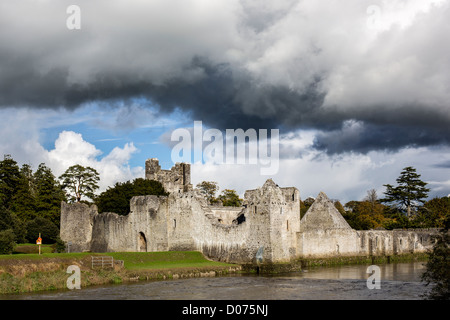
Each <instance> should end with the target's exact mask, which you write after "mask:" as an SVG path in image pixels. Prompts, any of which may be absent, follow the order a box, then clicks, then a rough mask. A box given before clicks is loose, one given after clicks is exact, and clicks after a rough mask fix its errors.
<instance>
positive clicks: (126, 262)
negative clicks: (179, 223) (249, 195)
mask: <svg viewBox="0 0 450 320" xmlns="http://www.w3.org/2000/svg"><path fill="white" fill-rule="evenodd" d="M41 249H42V248H41ZM92 256H112V257H113V258H114V260H115V261H116V262H117V260H121V261H123V267H122V266H121V264H115V265H114V267H113V268H99V267H96V268H92V258H91V257H92ZM70 265H77V266H78V267H80V271H81V287H82V288H83V287H88V286H91V285H102V284H111V283H124V282H129V281H137V280H156V279H178V278H187V277H205V276H216V275H225V274H228V273H233V272H239V271H240V270H241V267H240V266H239V265H235V264H228V263H221V262H215V261H210V260H207V259H206V258H205V257H204V256H203V255H202V254H201V253H200V252H197V251H182V252H181V251H169V252H114V253H101V254H100V253H43V254H41V255H39V254H12V255H0V294H11V293H24V292H34V291H43V290H57V289H66V288H67V284H66V282H67V279H68V277H69V276H70V274H68V273H66V270H67V267H68V266H70ZM67 290H68V289H67ZM0 298H1V296H0Z"/></svg>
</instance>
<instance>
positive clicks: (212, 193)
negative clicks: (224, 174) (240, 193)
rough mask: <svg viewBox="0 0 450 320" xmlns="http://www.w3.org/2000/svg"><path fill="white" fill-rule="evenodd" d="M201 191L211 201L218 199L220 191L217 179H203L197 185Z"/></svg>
mask: <svg viewBox="0 0 450 320" xmlns="http://www.w3.org/2000/svg"><path fill="white" fill-rule="evenodd" d="M196 187H197V188H198V189H199V190H200V192H201V193H202V194H203V195H204V196H205V197H206V199H207V200H208V202H209V203H214V202H215V201H216V200H217V199H216V193H217V191H219V186H218V184H217V182H215V181H202V182H200V183H199V184H197V186H196Z"/></svg>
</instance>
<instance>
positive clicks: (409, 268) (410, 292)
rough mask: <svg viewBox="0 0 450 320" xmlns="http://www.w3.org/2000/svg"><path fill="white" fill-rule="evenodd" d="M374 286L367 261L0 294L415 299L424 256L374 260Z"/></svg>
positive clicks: (27, 296)
mask: <svg viewBox="0 0 450 320" xmlns="http://www.w3.org/2000/svg"><path fill="white" fill-rule="evenodd" d="M379 267H380V271H381V273H380V275H381V277H380V288H379V289H372V290H370V289H369V288H368V286H367V279H368V277H369V276H371V274H369V273H367V268H368V266H367V265H351V266H338V267H317V268H312V269H309V270H304V271H302V272H295V273H285V274H281V275H276V276H267V275H230V276H223V277H210V278H190V279H179V280H164V281H146V282H136V283H131V284H130V283H128V284H119V285H108V286H98V287H88V288H83V287H82V288H81V289H79V290H72V291H71V290H64V291H55V292H45V293H33V294H17V295H8V296H0V299H14V300H16V299H41V300H47V299H49V300H58V299H63V300H72V299H74V300H84V299H89V300H94V299H97V300H98V299H100V300H112V299H114V300H284V299H287V300H312V299H314V300H318V299H320V300H350V299H351V300H420V299H423V298H422V297H421V295H422V294H424V293H425V292H426V291H428V290H429V287H426V286H425V284H424V283H423V282H421V279H420V277H421V275H422V273H423V272H424V271H425V266H424V262H411V263H392V264H383V265H379Z"/></svg>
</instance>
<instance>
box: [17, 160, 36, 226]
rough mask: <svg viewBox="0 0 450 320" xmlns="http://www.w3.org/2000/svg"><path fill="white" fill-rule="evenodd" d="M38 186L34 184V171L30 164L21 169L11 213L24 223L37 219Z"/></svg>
mask: <svg viewBox="0 0 450 320" xmlns="http://www.w3.org/2000/svg"><path fill="white" fill-rule="evenodd" d="M36 205H37V203H36V186H35V184H34V176H33V170H32V169H31V166H30V165H28V164H24V165H22V167H21V168H20V178H19V183H18V186H17V190H16V193H15V194H14V195H13V198H12V201H11V211H12V212H14V213H15V214H16V215H17V217H18V218H19V219H20V220H22V221H28V220H31V219H34V218H35V217H36V209H37V208H36Z"/></svg>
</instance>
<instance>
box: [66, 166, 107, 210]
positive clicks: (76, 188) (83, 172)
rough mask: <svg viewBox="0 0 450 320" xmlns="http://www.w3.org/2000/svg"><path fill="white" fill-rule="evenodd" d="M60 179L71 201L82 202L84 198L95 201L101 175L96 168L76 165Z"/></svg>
mask: <svg viewBox="0 0 450 320" xmlns="http://www.w3.org/2000/svg"><path fill="white" fill-rule="evenodd" d="M59 179H60V181H61V184H62V187H63V188H64V189H65V190H66V192H67V195H68V198H69V201H71V202H80V201H81V198H82V197H87V198H90V199H91V200H94V199H95V197H96V195H95V191H96V190H97V189H98V188H99V186H98V182H99V181H100V175H99V174H98V172H97V170H95V169H94V168H91V167H83V166H81V165H79V164H76V165H74V166H71V167H69V168H68V169H67V170H66V171H65V172H64V173H63V174H62V175H61V176H60V177H59Z"/></svg>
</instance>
